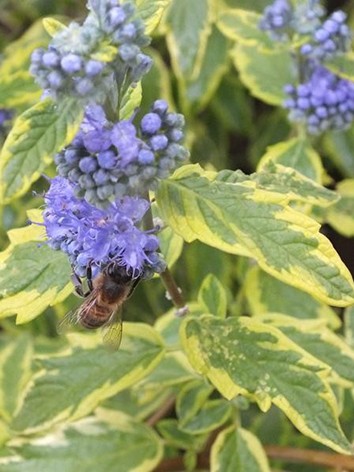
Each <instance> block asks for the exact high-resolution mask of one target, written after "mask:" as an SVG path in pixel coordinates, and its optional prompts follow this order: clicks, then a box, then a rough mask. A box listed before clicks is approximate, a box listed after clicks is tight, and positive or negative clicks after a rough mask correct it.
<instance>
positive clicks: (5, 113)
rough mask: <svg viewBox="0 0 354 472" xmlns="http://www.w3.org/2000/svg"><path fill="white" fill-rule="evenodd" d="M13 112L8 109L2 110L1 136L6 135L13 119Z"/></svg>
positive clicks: (0, 118) (0, 114)
mask: <svg viewBox="0 0 354 472" xmlns="http://www.w3.org/2000/svg"><path fill="white" fill-rule="evenodd" d="M13 115H14V114H13V111H12V110H10V109H8V108H0V135H6V134H7V132H8V126H9V124H10V122H11V120H12V118H13Z"/></svg>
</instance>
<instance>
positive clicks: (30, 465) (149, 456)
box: [0, 411, 163, 472]
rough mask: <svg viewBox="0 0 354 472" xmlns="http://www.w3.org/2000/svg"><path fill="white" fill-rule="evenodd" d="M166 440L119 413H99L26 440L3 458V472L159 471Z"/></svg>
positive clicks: (1, 464)
mask: <svg viewBox="0 0 354 472" xmlns="http://www.w3.org/2000/svg"><path fill="white" fill-rule="evenodd" d="M162 449H163V448H162V443H161V440H160V439H159V437H158V436H157V435H156V434H155V433H154V431H153V430H152V429H151V428H149V427H147V426H145V425H144V424H142V423H138V422H135V421H133V420H132V419H130V418H129V417H128V416H125V415H123V414H121V413H117V412H103V411H102V412H99V413H98V418H95V417H89V418H84V419H82V420H80V421H77V422H75V423H72V424H69V425H65V426H63V427H61V428H60V429H56V430H55V431H54V432H51V433H48V434H47V435H45V436H42V437H39V438H34V439H27V440H23V441H22V442H21V443H20V444H18V445H16V446H14V447H13V451H14V452H15V454H16V455H13V456H8V457H1V458H0V468H1V470H2V471H3V472H19V471H24V470H26V472H38V471H39V470H42V471H44V470H46V471H48V472H49V471H54V470H58V471H59V470H61V471H65V472H77V471H78V470H82V471H88V470H99V471H100V472H110V471H112V470H114V469H117V466H118V467H119V469H120V470H124V471H126V472H129V471H132V472H133V471H134V472H149V471H152V470H155V467H156V466H157V464H158V463H159V461H160V460H161V457H162Z"/></svg>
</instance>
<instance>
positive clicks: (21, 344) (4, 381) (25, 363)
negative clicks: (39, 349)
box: [0, 335, 33, 422]
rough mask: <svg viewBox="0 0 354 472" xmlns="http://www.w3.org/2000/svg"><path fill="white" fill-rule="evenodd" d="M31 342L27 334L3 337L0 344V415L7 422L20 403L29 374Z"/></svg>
mask: <svg viewBox="0 0 354 472" xmlns="http://www.w3.org/2000/svg"><path fill="white" fill-rule="evenodd" d="M32 350H33V349H32V343H31V340H30V338H29V337H28V336H26V335H23V336H19V337H18V338H16V339H7V338H6V339H5V342H3V343H1V345H0V372H1V374H0V391H1V395H0V416H1V417H2V418H4V420H5V421H6V422H9V421H10V420H11V418H12V417H13V415H14V412H15V411H16V410H17V408H18V407H19V405H20V400H21V397H22V394H23V389H24V387H25V385H26V383H27V381H28V380H29V377H30V375H31V362H32Z"/></svg>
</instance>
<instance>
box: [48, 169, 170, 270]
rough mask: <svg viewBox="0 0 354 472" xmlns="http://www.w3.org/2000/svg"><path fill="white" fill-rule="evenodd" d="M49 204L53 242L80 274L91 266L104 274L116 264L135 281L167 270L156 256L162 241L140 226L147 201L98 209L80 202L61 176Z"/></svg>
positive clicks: (50, 240) (124, 201)
mask: <svg viewBox="0 0 354 472" xmlns="http://www.w3.org/2000/svg"><path fill="white" fill-rule="evenodd" d="M45 203H46V207H45V210H44V212H43V216H44V226H45V228H46V232H47V236H48V244H49V245H50V246H51V247H52V248H53V249H56V250H58V249H60V250H62V251H64V252H65V253H67V254H68V256H69V259H70V261H71V263H72V264H73V266H74V269H75V271H76V272H77V273H78V274H79V275H85V274H86V270H87V267H88V265H90V266H92V268H97V269H98V270H102V269H103V268H104V267H105V266H106V265H107V264H109V263H111V262H114V263H117V264H118V265H121V266H124V267H126V270H127V272H128V273H130V274H131V275H132V276H133V277H138V276H144V273H145V270H147V271H148V272H151V270H152V271H155V270H156V269H158V270H160V267H162V266H163V264H162V265H161V257H160V256H159V254H158V253H157V252H156V251H157V249H158V239H157V238H156V236H154V235H153V234H151V233H149V232H144V231H141V230H140V229H139V228H138V226H137V225H138V224H139V223H140V221H141V219H142V217H143V216H144V214H145V213H146V211H147V210H148V208H149V203H148V202H147V201H146V200H143V199H141V198H137V197H125V198H123V199H119V200H115V201H114V202H112V203H111V204H110V205H109V206H107V207H106V208H105V209H100V208H96V207H95V206H93V205H91V204H89V203H88V202H87V201H86V200H84V199H80V198H77V197H76V196H75V192H74V186H73V185H72V184H70V182H69V181H68V180H66V179H64V178H62V177H56V178H54V179H53V180H51V184H50V188H49V190H48V192H47V193H46V195H45ZM156 261H158V264H157V262H156Z"/></svg>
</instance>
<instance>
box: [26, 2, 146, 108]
mask: <svg viewBox="0 0 354 472" xmlns="http://www.w3.org/2000/svg"><path fill="white" fill-rule="evenodd" d="M89 8H90V9H91V11H90V13H89V14H88V16H87V18H86V20H85V22H84V23H83V24H82V25H79V24H78V23H76V22H72V23H71V24H70V25H69V26H68V27H65V26H63V27H62V30H60V31H58V32H57V33H56V34H55V36H54V37H53V38H52V41H51V42H50V44H49V46H48V49H44V48H39V49H36V50H35V51H34V52H33V53H32V57H31V67H30V71H31V73H32V74H33V75H34V76H35V78H36V81H37V82H38V84H39V85H40V86H41V87H42V88H43V89H44V90H47V91H49V94H50V95H51V96H52V97H53V98H55V99H57V98H60V97H61V96H66V95H70V96H75V97H77V98H81V99H85V100H87V101H95V102H98V103H103V102H104V100H105V99H106V96H107V94H108V92H109V91H110V90H112V87H117V86H118V89H119V87H120V86H121V85H122V84H123V82H124V83H125V85H127V84H134V83H136V82H137V81H138V80H140V79H141V77H142V76H143V75H144V74H145V73H147V72H148V71H149V69H150V67H151V64H152V61H151V59H150V57H149V56H147V55H145V54H143V53H142V52H141V49H140V48H141V47H143V46H146V45H147V44H148V43H149V37H148V36H146V35H145V34H144V24H143V22H142V21H141V20H140V19H133V17H134V15H135V7H134V6H133V5H132V4H131V3H124V4H122V5H121V4H120V3H119V2H118V1H117V0H100V1H96V0H91V2H89Z"/></svg>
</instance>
